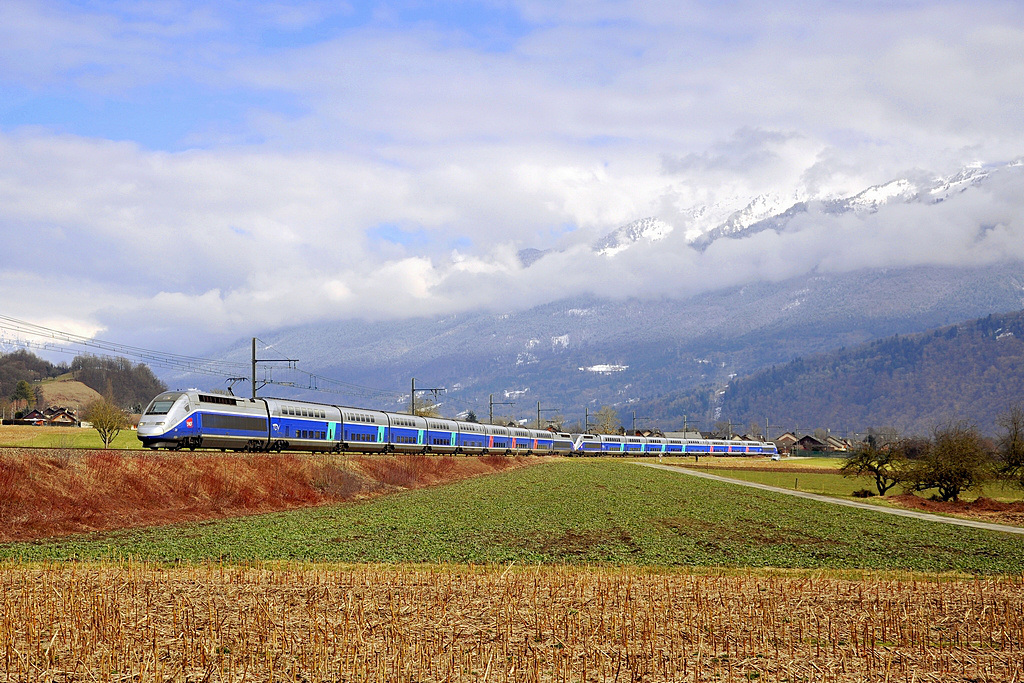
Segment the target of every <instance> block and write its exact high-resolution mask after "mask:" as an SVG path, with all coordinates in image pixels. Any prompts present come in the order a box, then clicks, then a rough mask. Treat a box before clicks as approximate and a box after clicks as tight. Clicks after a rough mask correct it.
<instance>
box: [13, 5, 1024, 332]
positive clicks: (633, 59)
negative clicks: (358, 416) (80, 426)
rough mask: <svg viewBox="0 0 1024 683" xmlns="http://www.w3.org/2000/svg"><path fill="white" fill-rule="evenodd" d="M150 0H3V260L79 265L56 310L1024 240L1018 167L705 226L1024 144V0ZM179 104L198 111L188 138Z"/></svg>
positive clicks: (289, 315) (262, 306) (717, 281)
mask: <svg viewBox="0 0 1024 683" xmlns="http://www.w3.org/2000/svg"><path fill="white" fill-rule="evenodd" d="M126 7H127V6H125V5H123V4H121V3H84V4H77V3H76V4H73V5H72V4H67V3H62V2H50V3H26V2H20V1H18V0H13V1H12V2H10V3H5V4H4V5H3V7H2V9H0V67H3V69H0V71H2V72H3V74H4V75H3V76H0V95H3V94H4V93H10V94H11V95H12V97H11V98H10V102H12V104H10V105H9V106H7V105H5V106H6V107H7V108H4V107H0V117H4V118H0V237H2V238H3V240H4V242H5V244H6V245H7V246H8V248H7V252H6V257H5V259H4V261H3V262H2V263H0V275H2V276H3V280H4V281H5V286H4V288H3V290H2V291H3V292H4V293H5V294H6V295H7V297H8V298H9V299H13V300H18V301H20V300H28V299H29V298H31V296H32V294H33V293H34V291H35V288H37V287H39V286H40V283H41V282H45V281H46V279H47V277H49V275H48V274H52V273H59V274H60V279H61V282H62V283H63V286H65V287H68V288H69V289H71V290H73V291H76V292H81V293H82V294H83V296H80V297H79V301H78V302H77V304H76V306H75V307H68V306H66V305H64V304H61V303H47V304H46V306H47V307H48V308H47V309H46V310H43V311H41V315H44V316H48V318H47V319H57V318H60V319H67V317H68V316H69V315H70V316H71V317H72V318H73V319H75V320H77V321H79V324H81V325H82V326H83V329H86V328H88V329H96V328H100V327H104V326H106V327H109V328H110V329H111V330H115V329H116V330H119V331H123V330H126V329H128V328H132V329H136V330H145V329H148V330H153V331H156V330H160V331H163V330H168V329H177V330H183V329H187V330H195V331H196V333H197V334H211V335H235V336H242V335H244V334H248V333H250V332H253V331H257V330H259V329H264V328H267V327H275V326H282V325H288V324H294V323H300V322H307V321H310V320H321V319H331V318H337V317H346V316H363V315H365V316H374V317H380V316H406V315H424V314H434V313H449V312H453V311H459V310H465V309H468V308H474V307H481V306H498V307H505V306H508V307H517V306H527V305H531V304H535V303H539V302H543V301H548V300H551V299H554V298H558V297H560V296H564V295H569V294H574V293H580V292H595V293H598V294H601V295H609V296H627V295H637V296H683V295H687V294H690V293H694V292H697V291H701V290H703V289H706V288H709V287H716V286H728V285H731V284H736V283H738V282H740V281H746V280H750V279H752V278H775V279H777V278H781V277H785V276H787V275H792V274H798V273H800V272H805V271H806V270H807V269H808V268H813V267H819V268H823V269H830V270H842V269H852V268H857V267H866V266H870V265H878V264H882V263H888V264H891V265H898V264H915V263H972V264H978V263H987V262H991V261H992V260H996V259H1001V258H1009V257H1024V254H1021V249H1020V247H1019V244H1020V243H1021V242H1024V240H1020V239H1019V238H1020V237H1021V230H1022V228H1021V207H1020V204H1019V202H1018V201H1017V197H1018V196H1019V189H1020V186H1019V184H1016V185H1015V184H1014V183H1019V180H1020V179H1019V177H1017V176H1010V175H1007V177H1006V178H1005V179H1004V180H1003V181H1002V182H1004V183H1005V184H1006V188H1005V189H999V188H997V187H996V186H995V185H993V186H991V187H990V189H988V190H985V191H983V192H982V191H972V192H970V193H964V194H963V195H959V196H958V197H956V198H954V199H953V200H950V201H948V202H947V203H945V204H944V205H942V206H940V207H919V206H905V207H892V208H890V209H887V210H885V211H882V212H879V213H878V214H875V215H871V216H860V217H854V216H846V217H835V216H830V215H827V214H825V213H823V212H820V211H817V212H815V211H814V210H812V211H811V212H809V213H808V214H807V215H806V216H803V217H801V218H800V219H798V220H796V221H794V223H793V224H792V225H791V227H790V229H789V230H787V231H785V232H782V233H780V234H775V233H762V234H759V235H757V236H754V237H751V238H749V239H746V240H739V241H735V240H734V241H722V242H718V243H715V244H714V245H712V246H711V247H710V248H709V249H708V250H707V251H706V252H703V253H699V252H695V251H694V250H692V249H691V248H690V247H689V246H687V245H686V243H685V239H684V236H685V234H686V233H687V231H690V232H691V234H692V233H693V232H694V231H696V230H703V229H707V228H708V227H713V226H714V225H716V224H717V223H716V221H720V220H724V218H727V217H728V216H729V215H730V214H731V213H732V212H733V211H736V210H739V209H742V208H743V207H744V206H745V205H746V204H747V202H749V201H750V200H751V199H753V198H754V197H757V196H759V195H761V196H763V197H769V198H771V201H778V202H785V201H789V200H792V201H796V200H797V199H804V198H809V199H814V198H820V197H829V196H845V195H849V194H852V193H855V192H857V191H859V190H861V189H863V188H864V187H866V186H868V185H870V184H873V183H880V182H886V181H888V180H891V179H893V178H895V177H901V176H908V175H909V176H912V177H922V176H924V177H928V176H931V175H934V174H935V173H949V172H951V171H952V170H955V169H956V168H958V167H959V166H961V165H963V164H964V163H966V162H968V161H972V160H976V159H980V160H985V161H998V160H1005V159H1008V158H1013V157H1017V156H1020V155H1022V154H1024V135H1022V133H1024V110H1022V109H1021V107H1020V106H1019V102H1018V99H1019V93H1020V92H1022V91H1024V62H1021V60H1020V59H1019V56H1020V55H1021V54H1024V29H1022V28H1021V26H1024V22H1022V21H1021V19H1022V18H1024V17H1022V16H1021V15H1022V10H1021V8H1020V7H1017V6H1015V5H1012V4H1005V3H970V4H968V3H962V2H946V3H937V4H935V3H927V4H922V3H886V4H883V5H878V4H867V5H864V4H860V3H858V4H842V3H833V4H831V5H826V6H816V7H815V8H814V11H813V12H809V11H807V8H806V7H804V6H802V5H799V4H791V5H774V6H773V7H772V8H770V9H768V8H765V7H764V6H762V5H761V4H755V3H731V4H730V5H728V6H722V7H720V6H718V5H712V4H700V3H686V4H657V3H655V4H651V3H622V2H599V3H591V2H587V3H583V2H564V3H535V2H522V3H519V4H517V5H513V6H504V5H502V6H494V5H486V6H485V9H487V10H493V11H506V12H508V13H510V14H512V15H515V20H516V21H515V22H513V23H515V24H516V25H515V26H514V27H513V28H505V27H501V26H490V25H488V26H483V27H480V26H474V25H471V24H470V23H468V22H467V23H466V24H460V23H458V21H456V20H452V22H451V23H445V22H444V21H441V20H439V19H436V18H435V19H433V20H410V19H407V18H404V14H403V12H404V10H405V8H404V7H403V6H400V5H387V6H382V7H381V8H378V10H377V11H375V12H368V13H367V16H366V17H363V18H360V17H361V16H362V15H361V14H360V11H361V9H362V8H350V7H345V8H342V10H341V11H342V14H341V15H340V16H341V19H340V20H339V19H338V16H339V15H335V14H332V13H331V10H332V6H331V5H327V4H323V3H301V2H297V3H288V2H282V3H275V4H273V5H266V6H261V9H260V11H259V12H257V13H255V14H251V13H241V12H237V11H236V10H237V7H236V6H234V5H230V4H221V5H217V4H213V5H209V6H206V7H204V8H201V9H196V8H193V7H192V6H190V5H188V4H187V3H185V4H182V3H176V2H153V3H144V4H135V5H133V6H132V7H131V8H128V9H125V8H126ZM243 14H244V18H243V17H242V15H243ZM332 22H334V23H332ZM307 31H308V32H307ZM318 31H319V32H318ZM275 32H276V33H275ZM271 33H272V34H274V35H275V36H277V39H276V40H277V41H278V42H276V43H275V42H273V40H270V39H264V38H262V36H264V35H266V34H271ZM493 35H498V36H499V37H500V38H501V40H498V41H492V42H495V43H496V44H491V42H489V40H490V38H491V37H492V36H493ZM296 36H297V37H296ZM321 36H322V37H321ZM51 100H55V101H57V104H53V102H52V101H51ZM60 102H67V103H70V104H69V105H68V107H67V110H66V111H65V110H64V109H62V108H61V105H60ZM133 107H139V108H141V109H140V111H139V112H138V115H137V118H138V119H141V120H143V121H147V120H149V118H152V119H153V120H154V121H155V123H154V124H153V126H154V127H153V129H152V130H145V129H144V128H143V127H141V126H143V124H138V123H137V121H134V120H132V118H131V116H130V115H129V114H128V113H126V112H130V111H131V110H132V109H133ZM54 110H56V113H54ZM68 112H70V113H68ZM75 112H79V113H77V114H76V113H75ZM168 112H170V113H168ZM108 116H114V117H115V120H114V121H113V122H112V123H109V122H106V121H104V119H105V118H106V117H108ZM119 116H124V117H125V118H124V121H123V123H124V129H125V130H129V129H130V130H134V131H139V130H141V131H142V132H141V133H139V135H137V137H138V139H133V138H132V137H131V135H129V134H128V133H123V134H122V133H121V132H120V131H121V127H120V126H119V125H118V124H119V123H120V122H121V120H120V119H117V118H116V117H119ZM79 117H80V118H81V120H79ZM164 117H166V118H164ZM8 119H9V120H10V121H12V122H13V123H10V122H8ZM176 119H185V120H188V121H194V123H193V124H190V125H189V126H187V134H186V135H185V137H184V138H178V139H177V140H176V141H175V142H174V143H173V144H167V145H161V144H160V141H161V140H162V139H163V138H162V136H163V135H164V133H163V132H162V130H161V128H160V126H161V123H160V122H161V121H163V122H166V121H168V120H176ZM55 121H56V123H55ZM104 126H107V127H108V128H109V129H111V130H114V131H115V133H116V134H115V133H97V132H96V131H97V130H107V129H108V128H104ZM79 127H80V128H81V130H78V128H79ZM57 131H65V132H64V133H59V132H57ZM112 138H117V139H118V140H121V141H115V140H113V139H112ZM182 140H185V141H187V142H188V144H194V145H196V147H195V148H192V149H187V148H183V147H182V146H181V145H182V142H181V141H182ZM999 187H1000V188H1002V186H999ZM765 201H768V200H765ZM644 216H657V217H659V218H660V219H662V220H664V221H666V222H667V223H669V224H671V225H673V226H675V228H676V232H675V233H673V235H672V236H671V237H670V238H668V239H667V240H665V241H664V242H662V243H659V244H658V245H654V246H650V247H644V246H637V247H634V248H632V249H629V250H627V251H626V252H623V253H622V254H621V255H620V257H619V258H616V259H615V260H614V261H613V262H609V261H608V260H607V259H604V260H599V259H598V258H596V257H595V256H594V255H593V254H592V252H591V251H590V250H589V245H590V244H591V243H592V242H593V241H594V240H595V239H596V238H598V237H600V236H601V235H603V234H605V233H607V232H610V231H611V230H614V229H615V228H617V227H619V226H620V225H623V224H625V223H628V222H630V221H632V220H634V219H637V218H641V217H644ZM552 246H557V247H559V248H561V249H563V251H561V252H560V253H554V254H549V255H547V256H546V257H544V258H543V259H541V260H540V261H538V262H537V263H536V264H534V265H533V266H532V267H531V268H529V269H523V268H522V267H521V266H520V265H519V264H518V261H517V259H516V256H515V252H516V250H517V249H519V248H523V247H539V248H548V247H552ZM796 254H799V255H800V257H799V258H795V257H794V255H796ZM726 263H728V264H730V265H729V267H727V268H726V267H723V264H726ZM734 264H735V265H734ZM154 334H155V332H154Z"/></svg>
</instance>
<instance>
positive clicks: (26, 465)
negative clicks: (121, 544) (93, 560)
mask: <svg viewBox="0 0 1024 683" xmlns="http://www.w3.org/2000/svg"><path fill="white" fill-rule="evenodd" d="M536 462H538V460H537V459H536V458H525V457H517V458H506V457H499V456H492V457H485V458H454V457H415V456H413V457H409V456H405V457H401V456H375V457H362V456H352V457H346V456H340V455H306V456H300V455H294V454H285V455H265V454H264V455H251V454H250V455H242V454H230V455H227V454H224V453H220V452H209V451H207V452H196V453H188V452H185V453H167V452H162V453H149V452H138V451H127V452H126V451H80V450H70V449H57V450H44V449H28V448H25V449H15V448H6V449H2V450H0V541H16V540H33V539H38V538H46V537H54V536H62V535H68V534H73V533H80V532H87V531H96V530H112V529H124V528H128V527H140V526H153V525H158V524H171V523H175V522H183V521H202V520H208V519H214V518H222V517H233V516H234V517H237V516H241V515H253V514H258V513H265V512H270V511H274V510H287V509H292V508H300V507H309V506H316V505H327V504H331V503H339V502H342V501H347V500H353V499H357V498H366V497H368V496H374V495H382V494H385V493H389V492H394V491H397V490H403V489H412V488H419V487H423V486H430V485H435V484H441V483H446V482H451V481H457V480H459V479H464V478H466V477H471V476H477V475H481V474H489V473H494V472H498V471H501V470H505V469H509V468H514V467H523V466H526V465H528V464H535V463H536Z"/></svg>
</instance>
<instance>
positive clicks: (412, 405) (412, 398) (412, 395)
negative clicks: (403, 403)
mask: <svg viewBox="0 0 1024 683" xmlns="http://www.w3.org/2000/svg"><path fill="white" fill-rule="evenodd" d="M417 391H431V392H433V393H434V398H435V399H436V398H437V393H438V392H439V391H445V392H447V391H448V390H447V389H446V388H444V387H434V388H431V389H417V388H416V378H415V377H413V378H412V390H411V391H410V392H409V414H410V415H415V414H416V392H417Z"/></svg>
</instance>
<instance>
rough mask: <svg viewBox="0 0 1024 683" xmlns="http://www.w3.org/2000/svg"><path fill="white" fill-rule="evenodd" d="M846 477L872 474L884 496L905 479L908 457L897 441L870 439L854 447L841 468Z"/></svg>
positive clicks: (880, 492)
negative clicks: (886, 441) (887, 441)
mask: <svg viewBox="0 0 1024 683" xmlns="http://www.w3.org/2000/svg"><path fill="white" fill-rule="evenodd" d="M839 471H840V472H841V473H842V474H843V476H844V477H860V476H865V475H869V474H870V475H871V476H873V477H874V478H875V488H877V489H878V495H880V496H884V495H885V494H886V492H887V491H888V490H889V489H891V488H892V487H894V486H896V484H898V483H900V482H901V481H903V479H904V477H905V476H906V471H907V459H906V457H905V456H904V455H903V451H902V450H901V449H900V448H899V447H898V444H895V443H885V442H881V443H880V442H878V441H877V440H874V439H872V440H869V441H865V442H864V443H862V444H860V445H859V446H857V448H855V449H853V450H852V451H851V452H850V454H849V455H848V456H846V462H844V463H843V466H842V468H840V470H839Z"/></svg>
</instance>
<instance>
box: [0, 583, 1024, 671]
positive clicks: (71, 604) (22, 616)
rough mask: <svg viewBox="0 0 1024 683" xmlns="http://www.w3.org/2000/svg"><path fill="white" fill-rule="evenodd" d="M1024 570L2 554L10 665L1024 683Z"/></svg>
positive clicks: (0, 586)
mask: <svg viewBox="0 0 1024 683" xmlns="http://www.w3.org/2000/svg"><path fill="white" fill-rule="evenodd" d="M1021 589H1022V585H1021V579H1020V577H1016V578H989V579H965V578H964V579H955V580H953V579H950V578H948V577H947V578H945V579H935V578H933V579H931V580H924V579H922V578H921V577H911V576H904V577H892V576H882V575H869V576H868V577H867V578H861V579H860V580H845V579H842V578H829V577H823V576H820V575H807V574H805V575H797V574H780V573H753V574H714V573H712V574H704V575H702V574H699V573H657V572H647V571H643V570H639V569H628V568H627V569H621V570H610V569H609V570H598V569H580V568H566V567H548V568H534V569H519V568H516V567H511V568H501V567H490V568H473V567H465V566H462V567H454V566H447V565H438V566H430V567H408V566H397V567H396V566H388V567H381V566H371V565H364V566H357V567H339V566H330V565H310V566H283V567H275V568H267V567H258V566H239V565H224V566H221V565H207V566H187V567H175V568H167V567H160V566H155V565H146V564H122V565H109V564H107V565H105V564H99V565H94V564H77V563H68V564H54V565H23V564H16V563H13V564H12V563H8V564H2V565H0V594H2V605H0V608H2V611H0V667H2V669H3V671H5V672H6V677H4V676H0V680H7V681H28V680H32V681H36V680H46V681H49V680H57V681H111V680H114V681H128V680H131V681H165V682H166V681H243V680H245V681H271V680H273V681H424V682H425V681H559V682H562V681H566V682H568V681H608V682H612V681H750V680H758V681H772V682H774V681H815V682H817V681H821V682H836V683H838V682H846V681H851V682H852V681H907V682H909V681H1001V682H1008V681H1020V680H1022V677H1024V650H1022V643H1024V591H1022V590H1021Z"/></svg>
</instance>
